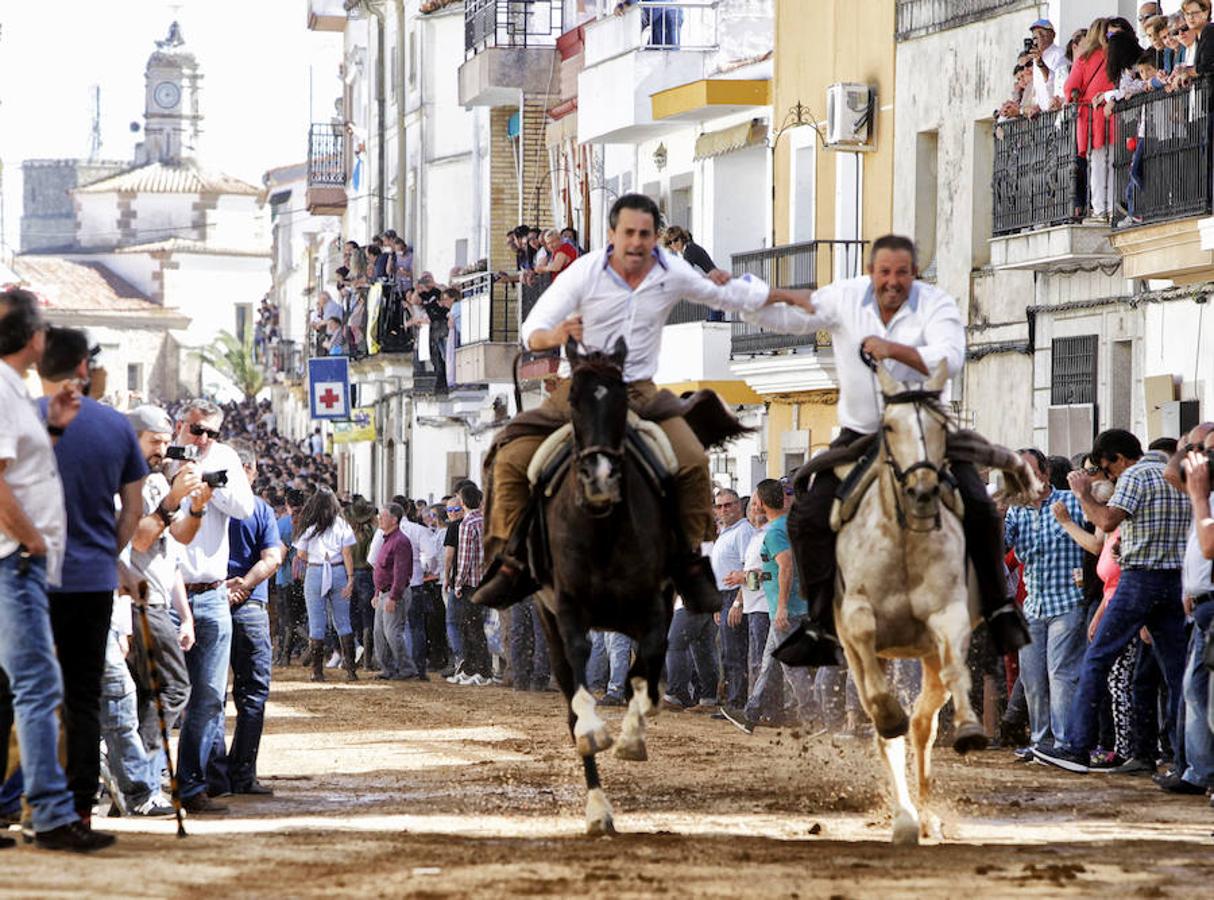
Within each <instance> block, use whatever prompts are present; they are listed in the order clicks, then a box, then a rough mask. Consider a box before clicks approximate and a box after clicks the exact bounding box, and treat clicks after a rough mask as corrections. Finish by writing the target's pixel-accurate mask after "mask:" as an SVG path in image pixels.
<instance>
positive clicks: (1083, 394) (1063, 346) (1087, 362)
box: [1050, 334, 1098, 406]
mask: <svg viewBox="0 0 1214 900" xmlns="http://www.w3.org/2000/svg"><path fill="white" fill-rule="evenodd" d="M1097 348H1098V339H1097V336H1096V335H1094V334H1085V335H1080V336H1079V337H1065V338H1055V339H1054V340H1053V342H1052V343H1051V346H1050V403H1051V404H1052V405H1054V406H1071V405H1075V404H1079V403H1095V402H1096V354H1097Z"/></svg>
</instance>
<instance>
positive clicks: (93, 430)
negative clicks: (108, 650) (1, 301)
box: [38, 328, 148, 823]
mask: <svg viewBox="0 0 1214 900" xmlns="http://www.w3.org/2000/svg"><path fill="white" fill-rule="evenodd" d="M90 359H91V356H90V353H89V343H88V338H87V337H86V336H85V334H84V332H82V331H79V330H77V329H74V328H52V329H51V330H50V331H49V332H48V334H47V338H46V352H45V353H44V354H43V357H42V360H41V361H40V362H39V364H38V372H39V374H40V375H41V376H42V385H43V390H44V391H45V392H46V393H47V394H48V395H51V394H54V393H55V392H57V391H58V390H59V389H60V387H61V386H62V385H64V384H66V383H69V382H74V383H76V384H84V385H85V386H86V387H85V388H84V390H85V393H87V392H88V389H87V385H88V383H89V379H90V378H91V376H92V372H91V369H90V368H89V366H90ZM48 402H49V401H48V400H47V399H46V398H45V397H44V398H43V399H42V400H40V401H39V406H40V408H42V409H44V410H45V409H46V406H47V403H48ZM55 459H56V460H57V461H58V464H59V476H60V479H61V481H62V484H63V500H64V507H65V509H66V510H67V549H66V553H65V554H64V558H63V570H62V572H61V573H60V575H59V577H55V576H53V575H52V576H51V577H50V578H49V579H48V582H49V584H50V585H51V590H50V594H49V599H50V605H51V631H52V632H53V633H54V635H55V650H56V653H57V655H58V657H59V665H60V667H61V668H62V670H63V727H64V733H65V735H66V738H67V741H66V743H67V768H66V772H67V781H68V787H69V788H70V789H71V791H72V793H73V794H74V795H75V796H76V812H77V813H78V814H79V815H80V818H81V819H82V820H84V821H85V822H86V823H87V822H88V821H89V817H90V816H91V815H92V810H93V804H94V803H95V802H96V801H97V783H98V778H99V777H100V774H101V757H100V755H99V754H98V752H97V748H98V746H99V745H100V742H101V682H102V675H103V672H104V671H105V645H106V642H107V640H108V637H109V633H110V617H111V615H112V613H113V602H114V591H115V589H116V588H117V587H118V552H119V550H121V549H122V548H123V547H125V546H126V545H127V543H128V542H129V541H130V539H131V536H132V535H133V534H134V533H135V527H136V525H137V524H138V523H139V519H140V518H141V516H142V514H143V479H144V478H145V476H146V475H147V473H148V466H147V462H146V461H145V460H144V458H143V451H142V450H141V449H140V447H139V440H138V438H136V437H135V429H134V428H132V427H131V423H130V422H128V421H127V419H126V416H124V415H123V414H122V413H120V412H118V411H117V410H115V409H114V408H112V407H109V406H104V405H102V404H101V403H98V402H97V401H96V400H93V399H92V398H91V397H87V396H86V397H83V398H81V401H80V414H79V415H78V416H76V418H75V419H74V420H73V421H72V425H71V427H70V428H68V429H67V430H66V432H65V433H64V434H63V436H62V437H61V438H60V439H59V441H58V442H57V443H56V444H55ZM115 496H118V497H119V501H120V510H115V508H114V497H115Z"/></svg>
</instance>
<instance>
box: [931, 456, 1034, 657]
mask: <svg viewBox="0 0 1214 900" xmlns="http://www.w3.org/2000/svg"><path fill="white" fill-rule="evenodd" d="M950 468H951V469H952V473H953V478H954V479H955V480H956V481H957V487H958V490H959V492H960V493H961V497H962V499H963V500H964V501H965V518H964V519H963V521H962V528H963V530H964V531H965V549H966V553H967V554H968V555H969V558H970V562H971V563H972V564H973V567H974V578H975V580H976V581H977V582H978V597H979V607H980V608H981V610H982V617H983V618H984V619H985V620H986V624H987V628H988V629H989V631H990V635H991V640H992V641H993V642H994V645H995V649H997V650H998V651H999V652H1000V653H1001V654H1008V653H1015V652H1016V651H1018V650H1019V649H1020V648H1021V647H1024V646H1026V645H1027V644H1028V643H1029V642H1030V641H1031V640H1032V638H1030V637H1029V626H1028V622H1027V621H1025V618H1024V614H1023V613H1022V612H1021V611H1020V607H1018V606H1017V605H1016V604H1015V602H1014V601H1013V600H1009V599H1008V596H1007V576H1006V569H1005V568H1004V563H1003V525H1002V520H1001V519H1000V517H999V511H998V509H997V508H996V507H995V504H994V502H993V501H992V500H991V498H990V496H989V495H988V494H987V492H986V486H985V485H984V484H983V483H982V479H981V478H980V477H979V476H978V471H977V469H975V468H974V467H973V465H971V464H969V463H957V462H953V463H951V464H950Z"/></svg>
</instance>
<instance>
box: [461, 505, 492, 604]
mask: <svg viewBox="0 0 1214 900" xmlns="http://www.w3.org/2000/svg"><path fill="white" fill-rule="evenodd" d="M484 527H485V517H484V515H482V514H481V511H480V510H479V509H470V510H468V513H467V514H466V515H465V516H464V518H463V520H462V521H461V522H460V523H459V547H457V548H456V555H455V587H456V588H457V589H458V588H464V587H470V588H474V587H476V586H477V585H479V584H480V583H481V575H482V573H483V572H484V568H485V547H484V544H483V543H482V541H481V533H482V532H483V531H484Z"/></svg>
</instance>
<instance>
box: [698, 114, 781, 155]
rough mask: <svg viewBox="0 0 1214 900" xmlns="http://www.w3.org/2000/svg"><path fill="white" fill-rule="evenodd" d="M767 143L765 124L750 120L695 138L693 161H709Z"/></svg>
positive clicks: (757, 120) (760, 121)
mask: <svg viewBox="0 0 1214 900" xmlns="http://www.w3.org/2000/svg"><path fill="white" fill-rule="evenodd" d="M766 143H767V123H766V122H763V121H762V120H760V119H752V120H751V121H749V122H743V123H742V124H741V125H734V126H732V127H730V128H722V129H720V130H719V131H708V132H705V133H704V134H702V135H700V136H699V137H698V138H696V152H695V157H694V159H711V158H712V157H714V156H724V155H725V154H726V153H734V152H736V151H738V150H744V149H746V148H747V147H761V146H763V145H764V144H766Z"/></svg>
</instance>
